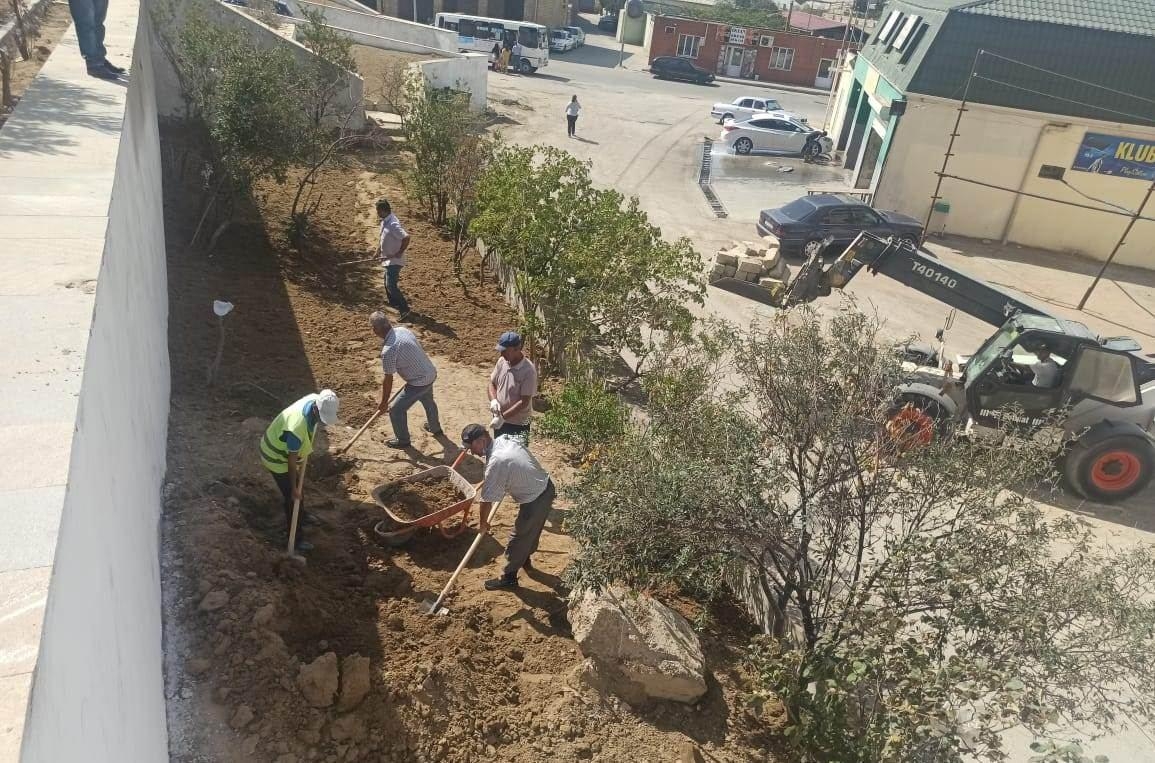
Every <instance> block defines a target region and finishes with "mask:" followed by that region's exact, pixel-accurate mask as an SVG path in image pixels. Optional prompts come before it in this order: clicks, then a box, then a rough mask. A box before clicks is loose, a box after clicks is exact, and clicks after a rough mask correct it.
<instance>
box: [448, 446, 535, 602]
mask: <svg viewBox="0 0 1155 763" xmlns="http://www.w3.org/2000/svg"><path fill="white" fill-rule="evenodd" d="M461 443H462V445H464V446H465V448H466V449H467V450H469V452H470V453H472V454H473V455H475V456H484V457H485V481H484V482H483V483H482V485H481V491H480V495H479V498H480V500H481V532H483V533H484V532H488V531H489V515H490V513H491V512H492V510H493V504H495V503H497V502H498V501H500V500H502V499H503V498H504V497H505V496H507V495H508V496H509V497H510V498H512V499H513V500H514V501H516V502H517V503H518V504H519V508H518V511H517V519H516V520H515V521H514V523H513V532H511V533H510V534H509V542H508V543H506V544H505V568H504V569H503V570H502V572H501V576H500V577H496V578H493V579H492V580H487V581H485V589H486V590H487V591H500V590H504V589H510V588H517V573H518V571H519V570H526V571H530V570H533V563H532V561H531V559H530V557H531V556H532V555H533V553H534V552H535V551H537V547H538V543H539V542H540V541H541V532H542V530H543V529H545V523H546V520H548V519H549V513H550V512H551V511H552V510H553V500H554V498H555V497H557V489H556V488H555V487H554V484H553V480H552V479H550V476H549V473H548V472H546V470H545V469H543V468H541V464H540V463H538V461H537V459H536V458H534V456H533V454H532V453H530V452H529V450H528V449H527V448H526V447H525V446H524V445H523V444H521V443H519V442H518V441H517V440H516V439H514V438H512V437H506V436H501V437H497V438H496V439H495V438H493V437H491V436H490V434H489V432H488V431H486V429H485V427H483V426H481V424H470V425H469V426H467V427H466V428H465V429H464V430H462V432H461Z"/></svg>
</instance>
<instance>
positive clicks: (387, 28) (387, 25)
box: [289, 0, 457, 53]
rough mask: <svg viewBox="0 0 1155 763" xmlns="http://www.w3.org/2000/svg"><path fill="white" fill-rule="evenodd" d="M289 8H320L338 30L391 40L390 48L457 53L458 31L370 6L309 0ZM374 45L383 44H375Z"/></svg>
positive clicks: (297, 0)
mask: <svg viewBox="0 0 1155 763" xmlns="http://www.w3.org/2000/svg"><path fill="white" fill-rule="evenodd" d="M289 7H290V8H292V9H293V13H294V14H296V13H297V10H298V9H301V10H307V11H319V12H320V13H321V14H322V15H323V16H324V17H325V23H326V24H328V25H329V26H332V27H334V28H336V29H341V30H348V31H351V32H360V33H362V34H365V35H372V36H373V37H378V38H383V39H386V40H389V41H391V42H392V43H393V45H392V46H390V47H389V48H387V49H388V50H402V51H406V52H410V53H434V52H437V51H441V52H444V53H456V52H457V33H456V32H451V31H449V30H448V29H438V28H437V27H434V26H429V25H427V24H417V23H414V22H412V21H406V20H404V19H399V18H394V17H392V16H382V15H381V14H379V13H373V12H371V11H369V10H368V9H366V10H365V11H353V10H348V9H345V8H338V7H335V6H333V5H321V4H318V3H313V2H309V0H292V2H291V3H290V5H289ZM370 39H372V38H370ZM357 41H358V42H361V43H362V44H364V45H374V43H373V42H367V41H364V40H357ZM374 47H381V46H380V45H374Z"/></svg>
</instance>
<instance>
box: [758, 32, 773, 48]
mask: <svg viewBox="0 0 1155 763" xmlns="http://www.w3.org/2000/svg"><path fill="white" fill-rule="evenodd" d="M758 47H759V48H772V47H774V35H772V34H760V35H758Z"/></svg>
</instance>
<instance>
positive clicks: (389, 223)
mask: <svg viewBox="0 0 1155 763" xmlns="http://www.w3.org/2000/svg"><path fill="white" fill-rule="evenodd" d="M377 217H379V218H381V238H380V240H379V242H378V244H377V256H378V257H380V258H381V262H382V263H383V264H384V265H385V298H386V299H388V300H389V306H390V307H392V308H393V309H394V310H396V311H397V313H398V316H399V317H398V320H402V321H403V320H405V319H406V318H408V317H409V301H408V300H407V299H405V295H404V294H402V293H401V287H400V286H399V285H398V283H397V282H398V281H399V280H400V278H401V268H403V267H405V250H406V249H408V248H409V234H408V233H407V232H406V230H405V229H404V228H403V227H401V221H400V220H398V219H397V215H395V214H393V208H392V207H390V206H389V202H388V201H386V200H385V199H377Z"/></svg>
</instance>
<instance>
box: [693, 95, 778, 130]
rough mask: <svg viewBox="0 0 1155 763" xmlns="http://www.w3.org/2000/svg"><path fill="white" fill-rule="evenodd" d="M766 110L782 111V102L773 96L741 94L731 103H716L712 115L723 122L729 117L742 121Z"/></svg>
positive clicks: (719, 122)
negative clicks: (753, 96) (756, 96)
mask: <svg viewBox="0 0 1155 763" xmlns="http://www.w3.org/2000/svg"><path fill="white" fill-rule="evenodd" d="M764 111H782V104H780V103H778V101H776V100H774V99H773V98H751V97H749V96H739V97H738V98H735V99H734V100H733V101H731V102H730V103H715V104H714V107H713V108H712V109H710V116H712V117H714V119H717V120H718V124H722V123H723V122H725V121H726V120H727V119H734V120H738V121H742V120H744V119H749V118H750V117H753V116H757V115H758V114H761V113H762V112H764Z"/></svg>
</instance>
